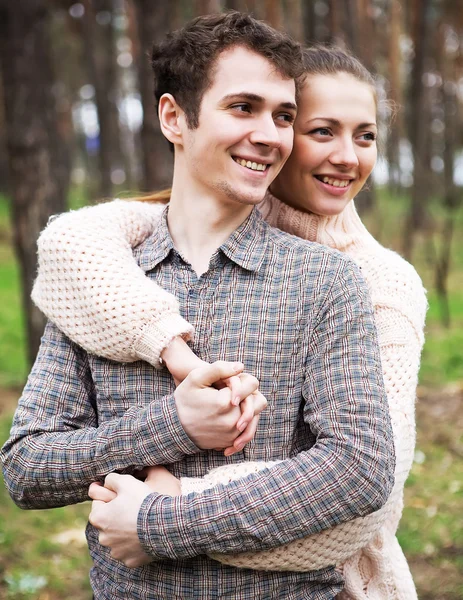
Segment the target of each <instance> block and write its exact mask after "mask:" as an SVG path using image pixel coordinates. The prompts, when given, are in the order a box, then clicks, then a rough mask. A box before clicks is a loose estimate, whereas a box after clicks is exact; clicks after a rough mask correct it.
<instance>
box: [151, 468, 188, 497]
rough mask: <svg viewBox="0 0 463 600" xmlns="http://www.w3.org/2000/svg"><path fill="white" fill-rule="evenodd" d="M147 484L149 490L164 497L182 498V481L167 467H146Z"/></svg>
mask: <svg viewBox="0 0 463 600" xmlns="http://www.w3.org/2000/svg"><path fill="white" fill-rule="evenodd" d="M144 472H145V473H146V479H145V483H146V485H147V486H149V488H150V489H151V490H152V491H153V492H156V493H158V494H162V495H163V496H180V494H181V493H182V490H181V488H180V479H177V478H176V477H174V476H173V475H172V473H171V472H170V471H168V470H167V469H166V468H165V467H161V466H159V465H156V466H155V467H146V468H145V469H144Z"/></svg>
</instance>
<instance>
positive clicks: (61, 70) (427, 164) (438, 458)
mask: <svg viewBox="0 0 463 600" xmlns="http://www.w3.org/2000/svg"><path fill="white" fill-rule="evenodd" d="M228 8H233V9H237V10H247V11H248V12H251V13H253V14H254V15H255V16H257V17H258V18H262V19H265V20H266V21H268V22H269V23H271V24H272V25H274V26H275V27H278V28H283V29H285V30H286V31H288V32H289V33H291V34H292V35H293V36H294V37H295V38H297V39H299V40H301V41H304V42H306V43H310V42H315V41H321V42H331V43H333V42H334V43H336V44H339V45H341V46H344V47H348V48H350V49H351V50H352V51H353V52H354V53H355V54H356V55H357V56H358V57H359V58H360V59H361V60H362V61H363V62H364V64H365V65H366V66H367V67H368V68H369V69H371V70H372V71H373V72H374V73H376V75H377V76H378V86H379V87H378V91H379V96H380V98H386V97H387V98H389V99H391V100H392V101H393V106H395V109H394V110H393V111H392V112H393V113H394V114H391V108H390V106H389V108H388V107H387V105H386V104H383V103H381V104H380V106H381V107H382V108H381V111H380V120H381V123H382V127H381V129H382V136H381V137H382V147H381V157H380V160H379V163H378V166H377V168H376V170H375V174H374V177H373V178H372V181H371V182H370V185H369V187H368V190H367V191H366V192H362V194H361V195H360V196H359V198H358V199H357V206H358V208H359V210H360V212H361V214H362V217H363V219H364V221H365V222H366V224H367V226H368V227H369V229H370V231H371V232H372V233H373V235H374V236H375V237H376V238H377V239H378V240H379V241H380V242H382V243H383V244H384V245H386V246H388V247H391V248H393V249H395V250H397V251H398V252H400V253H401V254H402V255H403V256H405V257H406V258H407V259H408V260H410V261H411V262H412V263H413V264H414V265H415V267H416V268H417V270H418V272H419V273H420V275H421V277H422V278H423V281H424V283H425V286H426V287H427V289H428V297H429V305H430V308H429V312H428V318H427V326H426V345H425V348H424V352H423V358H422V368H421V373H420V385H419V388H418V402H417V423H418V440H417V450H416V454H415V461H414V465H413V470H412V473H411V475H410V478H409V480H408V482H407V486H406V498H405V503H406V506H405V510H404V517H403V520H402V522H401V526H400V531H399V540H400V543H401V544H402V547H403V548H404V550H405V553H406V555H407V557H408V560H409V562H410V565H411V568H412V571H413V574H414V577H415V581H416V584H417V588H418V591H419V597H420V598H421V600H431V599H435V600H457V599H461V598H462V597H463V514H462V513H463V511H462V510H461V506H462V499H463V440H462V435H461V431H462V425H463V236H462V233H463V214H462V204H463V202H462V200H463V3H462V1H461V0H402V1H399V0H339V1H336V0H311V1H303V0H282V1H279V0H267V1H264V0H262V1H258V0H256V1H251V0H243V1H240V0H235V1H232V0H230V1H222V2H221V1H219V0H196V1H190V2H187V1H182V0H177V1H172V0H171V1H169V0H162V1H161V0H159V1H157V0H82V1H81V2H73V1H69V0H49V1H47V0H14V1H12V0H0V61H1V63H0V66H1V70H0V291H1V301H0V444H1V443H2V442H3V441H4V440H5V439H6V437H7V436H8V431H9V427H10V424H11V417H12V413H13V411H14V407H15V405H16V402H17V399H18V397H19V395H20V390H21V387H22V385H23V384H24V381H25V378H26V376H27V373H28V370H29V368H30V364H31V362H32V361H33V359H34V357H35V354H36V352H37V347H38V344H39V339H40V335H41V332H42V329H43V316H42V315H41V314H40V313H39V311H38V310H37V309H36V308H34V307H33V305H32V304H31V301H30V290H31V285H32V281H33V278H34V275H35V272H36V240H37V236H38V234H39V232H40V230H41V229H42V228H43V227H44V226H45V225H46V223H47V220H48V218H49V217H50V215H52V214H56V213H59V212H63V211H65V210H67V209H69V208H77V207H80V206H83V205H86V204H89V203H93V202H95V201H97V200H98V199H102V198H112V197H114V196H115V195H119V196H124V195H126V196H130V195H133V194H135V193H139V192H141V191H150V190H155V189H159V188H160V187H162V186H163V185H165V184H167V183H168V182H169V179H170V174H171V169H172V164H171V157H170V153H169V152H168V151H167V146H166V144H165V141H164V140H163V139H162V136H161V134H160V131H159V127H158V124H157V118H156V114H155V107H154V101H153V95H152V79H151V74H150V67H149V60H148V54H149V50H150V46H151V43H152V41H153V40H156V39H158V38H159V37H162V36H163V35H164V34H165V33H166V32H167V31H169V30H172V29H176V28H178V27H179V26H181V25H182V24H183V23H184V22H185V21H187V20H189V19H190V18H192V17H194V16H196V15H199V14H206V13H208V12H217V11H221V10H225V9H228ZM391 116H392V117H394V118H393V120H392V123H391V122H390V121H391ZM386 123H389V125H388V126H386ZM88 511H89V505H88V504H86V505H80V506H77V507H67V508H64V509H55V510H49V511H31V512H22V511H20V510H19V509H17V508H16V507H15V506H14V505H13V503H12V501H11V500H10V499H9V497H8V496H7V493H6V491H5V489H4V486H3V485H2V484H0V599H3V598H5V599H6V598H9V599H11V598H13V599H16V600H26V599H38V600H58V599H62V598H72V599H73V600H88V599H90V598H91V593H90V589H89V585H88V568H89V564H90V561H89V558H88V553H87V550H86V544H85V539H84V536H83V530H84V527H85V523H86V518H87V515H88Z"/></svg>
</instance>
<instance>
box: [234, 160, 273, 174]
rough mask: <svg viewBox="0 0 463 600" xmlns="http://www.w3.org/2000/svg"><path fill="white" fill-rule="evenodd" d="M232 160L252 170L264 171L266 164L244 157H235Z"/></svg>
mask: <svg viewBox="0 0 463 600" xmlns="http://www.w3.org/2000/svg"><path fill="white" fill-rule="evenodd" d="M234 160H235V162H237V163H238V164H239V165H241V166H242V167H246V168H248V169H252V170H253V171H265V169H266V168H267V165H263V164H262V163H256V162H251V161H250V160H244V158H235V159H234Z"/></svg>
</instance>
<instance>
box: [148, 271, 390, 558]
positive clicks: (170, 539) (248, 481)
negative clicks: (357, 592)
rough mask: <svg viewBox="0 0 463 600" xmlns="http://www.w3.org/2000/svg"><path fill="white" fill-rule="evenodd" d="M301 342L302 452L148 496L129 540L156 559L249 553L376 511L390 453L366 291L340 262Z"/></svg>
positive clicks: (386, 485) (385, 487)
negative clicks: (307, 440)
mask: <svg viewBox="0 0 463 600" xmlns="http://www.w3.org/2000/svg"><path fill="white" fill-rule="evenodd" d="M333 281H334V282H333V285H332V286H331V288H330V291H329V293H328V294H326V295H325V296H324V297H321V298H319V304H318V306H319V311H318V316H317V318H316V324H315V327H314V329H313V331H312V333H311V334H308V335H310V340H309V350H308V359H307V364H306V366H305V382H304V386H303V397H304V419H305V422H306V423H307V424H308V425H309V426H310V429H311V431H312V432H313V433H314V434H315V436H316V443H315V444H314V446H312V448H310V449H309V450H306V451H303V452H301V453H299V454H298V455H297V456H295V457H294V458H291V459H287V460H284V461H282V462H281V463H279V464H277V465H275V466H273V467H271V468H267V469H263V470H262V471H259V472H258V473H253V474H251V475H249V476H247V477H245V478H242V479H239V480H237V481H233V482H230V483H229V484H228V485H226V486H223V485H219V486H217V487H215V488H213V489H210V490H206V491H204V492H202V493H199V494H190V495H189V496H186V497H185V496H179V497H177V498H168V497H164V496H159V495H156V494H151V495H150V496H148V497H147V498H146V499H145V501H144V503H143V505H142V507H141V510H140V513H139V518H138V535H139V538H140V541H141V543H142V545H143V547H144V548H145V550H146V551H147V552H148V553H150V554H151V555H152V556H153V557H156V558H183V557H191V556H195V555H198V554H203V553H207V554H211V553H217V552H218V553H236V552H243V551H257V550H265V549H268V548H272V547H276V546H281V545H283V544H286V543H288V542H291V541H293V540H295V539H299V538H301V537H305V536H308V535H311V534H314V533H317V532H319V531H323V530H325V529H328V528H331V527H333V526H335V525H338V524H339V523H342V522H347V521H350V520H352V519H354V518H356V517H361V516H365V515H367V514H370V513H372V512H374V511H376V510H379V509H380V508H381V507H382V506H383V505H384V504H385V502H386V500H387V498H388V496H389V494H390V492H391V490H392V486H393V483H394V465H395V457H394V444H393V438H392V430H391V423H390V417H389V411H388V405H387V400H386V395H385V391H384V383H383V378H382V373H381V365H380V360H379V352H378V345H377V337H376V329H375V326H374V319H373V310H372V306H371V302H370V300H369V297H368V293H367V289H366V285H365V283H364V281H363V279H362V278H361V276H360V274H359V272H358V270H357V269H356V267H355V266H354V265H353V264H352V263H351V262H350V261H348V260H346V261H340V265H339V269H338V271H337V274H336V276H335V277H334V280H333Z"/></svg>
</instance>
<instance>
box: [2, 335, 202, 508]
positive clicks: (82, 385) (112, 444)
mask: <svg viewBox="0 0 463 600" xmlns="http://www.w3.org/2000/svg"><path fill="white" fill-rule="evenodd" d="M95 403H96V390H95V387H94V385H93V381H92V376H91V372H90V369H89V364H88V357H87V354H86V353H85V352H84V351H83V350H82V349H81V348H79V347H78V346H77V345H76V344H74V343H72V342H70V341H69V340H68V339H67V338H66V337H65V336H64V335H63V334H62V333H61V332H60V331H59V330H58V329H57V328H56V327H55V326H54V325H52V324H48V325H47V328H46V331H45V334H44V337H43V338H42V343H41V347H40V350H39V353H38V356H37V360H36V362H35V364H34V367H33V368H32V371H31V374H30V376H29V379H28V382H27V384H26V387H25V389H24V392H23V395H22V397H21V399H20V400H19V404H18V408H17V410H16V413H15V416H14V420H13V425H12V429H11V433H10V438H9V439H8V440H7V442H6V443H5V445H4V446H3V448H2V451H1V455H0V458H1V460H2V462H3V471H4V477H5V484H6V487H7V488H8V490H9V492H10V495H11V496H12V498H13V500H14V501H15V502H16V503H17V504H18V505H19V506H21V507H22V508H52V507H55V506H64V505H66V504H74V503H76V502H82V501H84V500H88V495H87V491H88V486H89V485H90V483H92V482H93V481H97V480H100V479H103V478H104V477H105V476H106V475H107V474H108V473H111V472H113V471H119V472H121V471H122V472H132V471H133V470H134V469H137V468H142V467H143V466H146V465H150V464H165V463H171V462H175V461H177V460H180V459H182V458H184V456H185V455H186V454H195V453H196V452H199V449H198V448H197V447H196V446H195V445H194V444H193V442H192V441H191V440H190V438H189V437H188V436H187V434H186V433H185V431H184V430H183V428H182V426H181V423H180V420H179V418H178V413H177V409H176V405H175V400H174V398H173V396H165V397H163V398H161V399H157V400H155V401H153V402H151V403H150V404H148V405H147V406H143V407H140V406H134V407H131V408H129V409H128V410H127V411H126V412H125V413H124V415H123V416H121V417H119V418H115V419H112V420H110V421H107V422H104V423H101V424H98V422H97V415H96V412H95V408H94V407H95Z"/></svg>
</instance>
